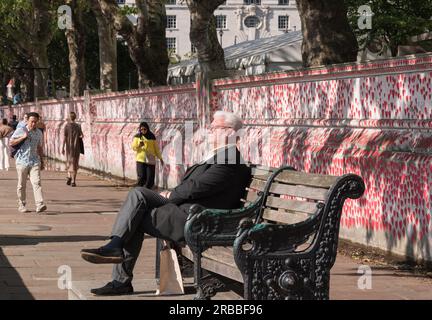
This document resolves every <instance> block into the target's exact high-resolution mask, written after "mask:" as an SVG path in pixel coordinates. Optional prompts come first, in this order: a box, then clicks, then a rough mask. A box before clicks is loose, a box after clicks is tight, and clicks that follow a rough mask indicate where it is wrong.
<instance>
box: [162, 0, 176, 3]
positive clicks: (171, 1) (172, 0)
mask: <svg viewBox="0 0 432 320" xmlns="http://www.w3.org/2000/svg"><path fill="white" fill-rule="evenodd" d="M165 4H176V0H166V2H165Z"/></svg>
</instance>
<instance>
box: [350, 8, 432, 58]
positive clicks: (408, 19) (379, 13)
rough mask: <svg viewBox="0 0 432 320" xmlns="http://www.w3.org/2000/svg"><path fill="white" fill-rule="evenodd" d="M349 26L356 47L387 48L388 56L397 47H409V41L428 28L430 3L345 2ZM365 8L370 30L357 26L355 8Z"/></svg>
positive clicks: (431, 23) (431, 27)
mask: <svg viewBox="0 0 432 320" xmlns="http://www.w3.org/2000/svg"><path fill="white" fill-rule="evenodd" d="M346 3H347V5H348V15H349V21H350V24H351V27H352V28H353V30H354V31H355V33H356V35H357V37H358V39H359V43H360V46H361V47H362V48H364V47H375V48H376V49H378V50H379V49H381V50H384V49H385V48H386V47H387V48H389V49H390V51H391V54H392V56H396V55H397V53H398V46H400V45H409V44H411V43H410V38H411V37H412V36H417V35H420V34H422V33H425V32H429V31H430V30H431V29H432V20H431V17H432V1H431V0H392V1H386V0H369V1H364V0H346ZM362 5H368V6H369V7H370V8H371V11H372V13H373V15H372V20H371V21H372V28H371V29H368V28H362V29H360V27H359V23H358V21H359V19H360V18H361V17H360V13H359V12H358V11H359V7H360V6H362Z"/></svg>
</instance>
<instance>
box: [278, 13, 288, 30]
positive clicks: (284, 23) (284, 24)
mask: <svg viewBox="0 0 432 320" xmlns="http://www.w3.org/2000/svg"><path fill="white" fill-rule="evenodd" d="M278 28H279V30H288V28H289V16H288V15H286V16H279V17H278Z"/></svg>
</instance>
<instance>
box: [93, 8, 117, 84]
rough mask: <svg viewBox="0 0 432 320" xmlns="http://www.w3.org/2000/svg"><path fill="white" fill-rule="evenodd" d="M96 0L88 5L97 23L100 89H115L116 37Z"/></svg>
mask: <svg viewBox="0 0 432 320" xmlns="http://www.w3.org/2000/svg"><path fill="white" fill-rule="evenodd" d="M99 1H100V0H99ZM99 1H98V0H91V1H90V5H91V8H92V11H93V13H94V15H95V16H96V20H97V24H98V35H99V59H100V89H101V90H108V91H117V89H118V86H117V37H116V31H115V30H114V27H113V25H112V23H110V21H109V20H108V19H107V18H106V17H105V16H104V14H103V12H102V8H101V5H100V4H99Z"/></svg>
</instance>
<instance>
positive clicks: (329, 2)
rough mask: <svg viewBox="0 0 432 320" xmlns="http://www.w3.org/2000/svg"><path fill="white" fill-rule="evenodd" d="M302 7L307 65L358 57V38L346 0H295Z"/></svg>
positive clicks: (303, 45)
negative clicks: (353, 29)
mask: <svg viewBox="0 0 432 320" xmlns="http://www.w3.org/2000/svg"><path fill="white" fill-rule="evenodd" d="M296 2H297V8H298V10H299V14H300V18H301V24H302V33H303V44H302V55H303V65H304V66H305V67H316V66H321V65H328V64H334V63H343V62H353V61H356V60H357V52H358V44H357V39H356V37H355V35H354V33H353V31H352V30H351V27H350V25H349V22H348V18H347V8H346V6H345V4H344V1H343V0H296Z"/></svg>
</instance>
